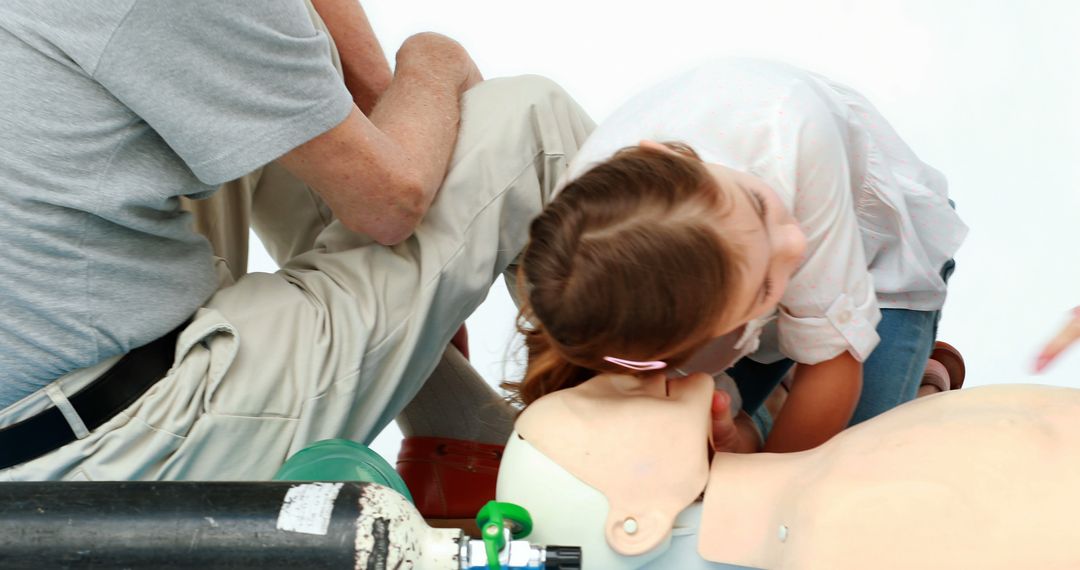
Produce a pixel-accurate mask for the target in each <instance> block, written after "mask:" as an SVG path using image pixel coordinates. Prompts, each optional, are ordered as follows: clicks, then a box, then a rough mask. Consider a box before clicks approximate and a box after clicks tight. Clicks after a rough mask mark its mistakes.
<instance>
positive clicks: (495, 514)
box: [476, 501, 533, 570]
mask: <svg viewBox="0 0 1080 570" xmlns="http://www.w3.org/2000/svg"><path fill="white" fill-rule="evenodd" d="M476 526H477V527H479V528H480V535H481V538H482V539H483V541H484V550H485V552H486V553H487V563H488V568H489V569H490V570H500V564H499V552H501V551H502V549H503V548H504V547H505V546H506V533H505V532H503V529H509V530H510V536H512V537H513V538H516V539H522V538H525V537H526V536H529V533H530V532H532V526H533V523H532V516H530V515H529V511H527V510H525V508H524V507H520V506H518V505H515V504H513V503H500V502H498V501H488V503H487V504H486V505H484V508H482V509H480V512H479V513H476Z"/></svg>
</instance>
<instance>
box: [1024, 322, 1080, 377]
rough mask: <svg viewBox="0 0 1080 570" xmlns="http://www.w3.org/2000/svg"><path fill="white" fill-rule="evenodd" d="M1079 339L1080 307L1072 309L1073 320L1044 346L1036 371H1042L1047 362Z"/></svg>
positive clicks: (1036, 363) (1037, 361) (1036, 362)
mask: <svg viewBox="0 0 1080 570" xmlns="http://www.w3.org/2000/svg"><path fill="white" fill-rule="evenodd" d="M1077 339H1080V307H1076V308H1074V309H1073V310H1072V320H1071V321H1069V322H1068V324H1066V325H1065V326H1064V327H1063V328H1062V329H1061V330H1060V331H1058V333H1057V336H1055V337H1054V338H1052V339H1050V342H1048V343H1046V346H1044V347H1043V349H1042V352H1040V353H1039V357H1038V358H1036V359H1035V372H1042V371H1043V370H1044V369H1045V368H1046V365H1047V364H1050V362H1051V361H1052V360H1054V359H1055V358H1057V357H1058V355H1059V354H1061V353H1062V352H1064V351H1065V349H1066V348H1068V347H1069V345H1070V344H1072V343H1073V342H1075V341H1076V340H1077Z"/></svg>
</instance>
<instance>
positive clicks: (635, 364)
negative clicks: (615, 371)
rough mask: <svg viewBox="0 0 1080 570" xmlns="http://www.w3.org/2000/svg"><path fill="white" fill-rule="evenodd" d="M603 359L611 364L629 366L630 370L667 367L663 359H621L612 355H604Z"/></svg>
mask: <svg viewBox="0 0 1080 570" xmlns="http://www.w3.org/2000/svg"><path fill="white" fill-rule="evenodd" d="M604 360H606V361H608V362H610V363H612V364H617V365H619V366H622V367H624V368H629V369H631V370H638V371H644V370H660V369H661V368H666V367H667V363H666V362H664V361H663V360H645V361H642V362H639V361H637V360H623V359H622V358H615V357H614V356H605V357H604Z"/></svg>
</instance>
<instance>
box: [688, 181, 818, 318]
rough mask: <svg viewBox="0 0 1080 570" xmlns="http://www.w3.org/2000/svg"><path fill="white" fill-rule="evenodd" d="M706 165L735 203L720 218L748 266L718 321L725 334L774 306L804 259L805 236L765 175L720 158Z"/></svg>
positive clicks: (729, 199) (767, 312)
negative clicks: (739, 168)
mask: <svg viewBox="0 0 1080 570" xmlns="http://www.w3.org/2000/svg"><path fill="white" fill-rule="evenodd" d="M705 167H706V168H707V169H708V170H709V172H710V173H711V174H712V175H713V177H714V178H715V179H716V181H717V184H718V186H719V188H720V192H725V193H727V194H728V201H729V202H731V204H732V207H731V209H730V210H729V211H728V212H727V213H726V214H725V215H724V217H723V219H722V222H721V223H723V224H724V225H725V227H726V229H727V233H728V234H729V235H731V236H733V237H734V238H735V239H737V240H739V241H740V242H742V248H743V251H745V252H746V263H745V265H744V270H745V271H744V272H743V273H742V275H740V276H739V277H738V282H737V283H735V284H734V287H733V289H732V295H731V298H732V301H733V303H734V306H733V309H732V311H731V312H730V313H729V315H728V317H727V318H725V319H724V322H722V323H720V324H719V325H718V328H719V333H718V334H726V333H728V332H730V331H732V330H734V329H735V328H737V327H739V326H741V325H742V324H744V323H746V322H747V321H749V320H751V319H754V318H757V317H761V316H764V315H768V314H770V313H772V312H773V311H774V310H775V309H776V306H777V305H778V304H779V302H780V298H781V297H782V296H783V294H784V290H785V289H787V285H788V280H789V279H791V276H792V275H793V274H794V273H795V271H796V270H797V269H798V268H799V265H800V264H802V260H803V253H804V252H805V250H806V236H805V235H804V234H803V232H802V229H801V228H800V227H799V223H798V221H797V220H796V219H795V217H794V216H792V215H791V213H790V212H789V211H788V209H787V208H786V207H785V206H784V203H783V202H782V201H781V200H780V197H779V196H777V195H776V192H775V191H773V189H772V188H770V187H769V185H768V184H766V183H765V181H763V180H761V179H760V178H758V177H756V176H753V175H751V174H747V173H745V172H740V171H737V170H732V169H730V168H727V167H726V166H721V165H719V164H711V163H705ZM736 236H737V237H736Z"/></svg>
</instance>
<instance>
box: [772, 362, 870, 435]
mask: <svg viewBox="0 0 1080 570" xmlns="http://www.w3.org/2000/svg"><path fill="white" fill-rule="evenodd" d="M861 392H862V363H861V362H859V361H858V360H856V359H855V358H854V357H852V356H851V354H850V353H849V352H847V351H844V352H842V353H840V355H839V356H836V357H835V358H832V359H830V360H826V361H824V362H820V363H818V364H809V365H807V364H799V365H798V366H796V368H795V381H794V382H793V383H792V385H791V392H790V393H789V394H788V397H787V401H786V402H785V403H784V407H783V408H782V410H781V412H780V415H779V417H777V418H776V420H775V422H774V423H773V428H772V432H771V433H770V434H769V438H768V439H767V440H766V441H765V447H764V449H762V451H768V452H776V453H783V452H791V451H804V450H807V449H811V448H814V447H817V446H818V445H821V444H822V443H825V442H826V441H827V440H828V439H829V438H831V437H832V436H834V435H836V434H838V433H840V431H841V430H843V429H844V428H845V427H846V426H847V424H848V422H849V421H851V416H852V414H853V413H854V412H855V405H856V404H857V403H858V402H859V394H860V393H861Z"/></svg>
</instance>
